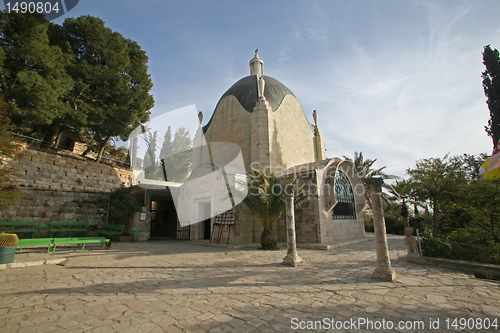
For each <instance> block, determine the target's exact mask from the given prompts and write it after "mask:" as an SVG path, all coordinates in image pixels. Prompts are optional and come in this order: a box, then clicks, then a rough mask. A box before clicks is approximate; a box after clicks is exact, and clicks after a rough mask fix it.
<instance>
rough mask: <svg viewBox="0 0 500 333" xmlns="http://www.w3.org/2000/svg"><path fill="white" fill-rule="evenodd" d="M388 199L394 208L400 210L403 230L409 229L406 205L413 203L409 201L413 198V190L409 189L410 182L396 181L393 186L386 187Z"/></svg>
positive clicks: (404, 180)
mask: <svg viewBox="0 0 500 333" xmlns="http://www.w3.org/2000/svg"><path fill="white" fill-rule="evenodd" d="M387 190H388V192H389V195H390V197H389V198H388V199H389V201H390V202H392V203H394V204H395V206H396V207H398V208H400V209H401V210H400V215H401V217H402V218H403V222H404V225H405V228H407V227H409V226H410V225H409V223H408V215H409V213H408V205H407V204H408V203H410V204H411V203H414V201H412V200H411V199H412V198H413V197H414V193H413V189H412V188H411V183H410V181H407V180H406V179H402V180H396V182H395V183H394V184H389V185H388V186H387Z"/></svg>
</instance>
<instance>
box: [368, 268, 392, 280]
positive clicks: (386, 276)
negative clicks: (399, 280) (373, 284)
mask: <svg viewBox="0 0 500 333" xmlns="http://www.w3.org/2000/svg"><path fill="white" fill-rule="evenodd" d="M397 276H398V275H397V274H396V272H395V271H394V270H393V269H392V268H391V269H390V270H379V269H375V271H374V272H373V277H374V278H375V279H379V280H384V281H394V280H395V279H396V277H397Z"/></svg>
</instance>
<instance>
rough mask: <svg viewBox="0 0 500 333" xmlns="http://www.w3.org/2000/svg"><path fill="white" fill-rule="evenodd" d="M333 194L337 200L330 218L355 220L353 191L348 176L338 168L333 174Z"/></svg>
mask: <svg viewBox="0 0 500 333" xmlns="http://www.w3.org/2000/svg"><path fill="white" fill-rule="evenodd" d="M335 196H336V199H337V201H338V202H337V204H336V205H335V207H333V209H332V219H333V220H355V219H356V205H355V204H356V202H355V200H354V192H353V190H352V186H351V182H350V181H349V178H348V177H347V175H346V174H345V173H343V172H342V171H340V170H338V171H337V174H336V175H335Z"/></svg>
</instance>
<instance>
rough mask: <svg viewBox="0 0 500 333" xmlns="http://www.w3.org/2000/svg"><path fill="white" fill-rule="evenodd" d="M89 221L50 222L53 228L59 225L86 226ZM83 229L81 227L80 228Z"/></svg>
mask: <svg viewBox="0 0 500 333" xmlns="http://www.w3.org/2000/svg"><path fill="white" fill-rule="evenodd" d="M86 226H87V222H85V221H76V222H50V227H51V228H56V227H57V228H58V227H86ZM80 229H81V228H80Z"/></svg>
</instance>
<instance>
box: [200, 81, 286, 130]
mask: <svg viewBox="0 0 500 333" xmlns="http://www.w3.org/2000/svg"><path fill="white" fill-rule="evenodd" d="M262 77H263V78H264V81H265V82H266V84H265V86H264V97H265V98H266V100H267V102H268V103H269V106H270V107H271V110H272V111H273V112H274V111H276V109H277V108H278V107H279V106H280V104H281V102H283V99H284V98H285V96H286V95H293V93H292V91H291V90H290V89H288V88H287V87H286V86H285V85H284V84H283V83H281V82H280V81H278V80H276V79H274V78H272V77H270V76H266V75H263V76H262ZM230 95H233V96H234V97H236V99H237V100H238V102H240V104H241V106H243V108H244V109H245V110H247V111H248V112H252V111H253V107H254V106H255V104H257V100H258V99H259V96H258V88H257V75H250V76H246V77H244V78H242V79H241V80H239V81H238V82H236V83H235V84H233V85H232V86H231V88H229V89H228V90H227V91H226V92H225V93H224V95H222V97H221V98H220V99H219V102H217V106H219V103H220V101H221V100H222V99H224V97H226V96H230ZM217 106H216V107H215V110H217ZM214 114H215V111H214ZM214 114H212V118H213V116H214ZM211 122H212V119H210V121H209V122H208V124H206V125H205V126H204V127H203V131H204V132H205V131H206V130H207V129H208V127H209V126H210V123H211Z"/></svg>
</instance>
